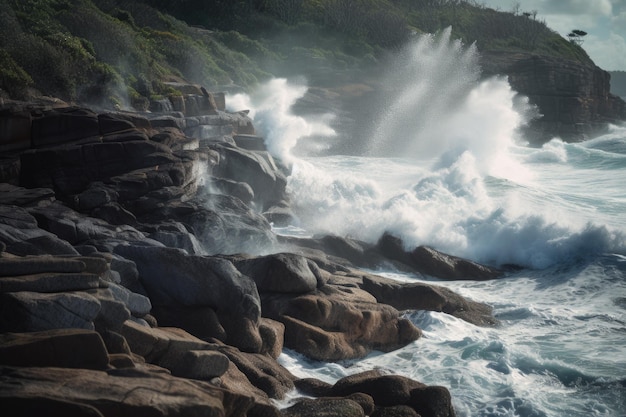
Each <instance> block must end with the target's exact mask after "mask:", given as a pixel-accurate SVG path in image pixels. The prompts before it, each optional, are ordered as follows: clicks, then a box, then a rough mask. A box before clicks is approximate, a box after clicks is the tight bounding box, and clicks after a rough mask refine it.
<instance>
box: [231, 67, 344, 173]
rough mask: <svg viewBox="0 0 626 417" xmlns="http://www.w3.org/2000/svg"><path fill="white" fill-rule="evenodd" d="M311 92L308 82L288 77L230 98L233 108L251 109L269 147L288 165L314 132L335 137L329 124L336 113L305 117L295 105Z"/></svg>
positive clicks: (269, 149) (273, 153) (257, 126)
mask: <svg viewBox="0 0 626 417" xmlns="http://www.w3.org/2000/svg"><path fill="white" fill-rule="evenodd" d="M306 91H307V87H306V85H304V84H302V83H298V82H295V81H294V82H289V81H288V80H287V79H285V78H276V79H272V80H270V81H269V82H267V83H265V84H262V85H261V86H259V88H257V89H256V90H254V91H253V92H252V93H251V94H250V95H247V94H235V95H233V96H231V97H229V98H228V109H229V110H235V111H239V110H244V109H245V110H250V113H249V115H250V117H251V118H252V119H253V120H254V124H255V128H256V129H257V130H258V131H259V133H260V134H261V135H262V136H263V137H264V139H265V145H266V146H267V150H268V151H269V152H270V154H272V156H274V157H276V158H278V159H279V160H281V161H282V162H283V163H284V164H286V165H291V164H292V163H293V162H294V158H295V157H294V156H293V155H292V150H293V149H294V147H295V146H296V145H297V143H298V141H299V140H302V139H303V138H306V137H310V136H313V135H320V136H327V137H328V136H334V135H335V131H334V130H333V129H332V128H331V127H330V126H329V123H330V121H331V119H332V115H330V114H325V115H321V116H316V117H312V116H311V117H308V118H305V117H302V116H298V115H295V114H293V112H292V110H291V108H292V106H293V105H294V104H295V103H296V101H298V100H299V99H300V98H302V97H303V96H304V94H305V93H306Z"/></svg>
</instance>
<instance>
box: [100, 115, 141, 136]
mask: <svg viewBox="0 0 626 417" xmlns="http://www.w3.org/2000/svg"><path fill="white" fill-rule="evenodd" d="M98 126H99V127H100V134H101V135H107V134H109V133H114V132H120V131H123V130H133V129H135V128H136V126H135V124H134V123H133V122H132V121H131V120H128V118H125V117H123V116H121V115H119V114H115V113H102V114H99V115H98Z"/></svg>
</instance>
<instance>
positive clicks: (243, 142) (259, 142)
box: [233, 134, 267, 151]
mask: <svg viewBox="0 0 626 417" xmlns="http://www.w3.org/2000/svg"><path fill="white" fill-rule="evenodd" d="M233 139H234V140H235V145H237V147H239V148H242V149H247V150H249V151H267V147H266V146H265V140H264V139H263V138H262V137H260V136H256V135H243V134H241V135H235V136H233Z"/></svg>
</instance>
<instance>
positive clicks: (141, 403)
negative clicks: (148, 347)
mask: <svg viewBox="0 0 626 417" xmlns="http://www.w3.org/2000/svg"><path fill="white" fill-rule="evenodd" d="M252 401H253V400H252V398H251V397H250V396H245V395H243V394H241V393H238V394H235V393H232V392H228V391H225V390H223V389H220V388H217V387H215V386H213V385H211V384H209V383H206V382H203V381H193V380H188V379H183V378H178V377H174V376H171V375H167V374H165V373H157V372H146V371H141V370H138V369H116V370H111V371H108V372H103V371H96V370H86V369H64V368H9V367H3V368H0V402H1V403H3V404H5V403H8V402H11V403H13V404H17V405H20V406H21V405H24V404H27V406H26V408H27V409H30V410H32V409H35V410H41V408H42V407H38V405H41V404H42V403H43V404H50V403H53V404H55V405H56V406H58V404H57V403H58V402H64V403H65V402H67V403H72V404H80V405H81V406H85V405H87V406H90V407H92V408H95V409H97V410H98V411H99V412H100V413H101V414H102V415H104V416H114V415H133V414H136V413H137V412H138V410H141V414H142V415H146V416H160V417H174V416H194V415H203V416H231V415H232V416H237V415H245V413H246V410H248V409H249V408H250V407H251V406H252ZM57 409H58V408H57ZM64 410H67V408H64ZM71 410H72V412H74V410H75V409H73V408H72V409H71ZM83 411H84V410H83V409H82V408H80V412H81V414H78V415H81V416H83V415H85V416H86V415H94V414H86V413H85V414H83V413H82V412H83ZM71 415H76V414H71Z"/></svg>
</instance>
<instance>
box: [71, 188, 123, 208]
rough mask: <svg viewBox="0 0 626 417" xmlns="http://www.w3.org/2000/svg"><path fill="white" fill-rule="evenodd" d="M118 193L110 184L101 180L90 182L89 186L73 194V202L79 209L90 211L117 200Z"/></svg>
mask: <svg viewBox="0 0 626 417" xmlns="http://www.w3.org/2000/svg"><path fill="white" fill-rule="evenodd" d="M117 197H118V194H117V192H116V191H115V190H114V189H113V187H111V186H107V185H105V184H103V183H102V182H99V181H98V182H92V183H91V184H90V185H89V188H87V189H86V190H84V191H83V192H81V193H80V194H77V195H76V196H74V204H75V206H76V208H77V210H79V211H90V210H93V209H95V208H97V207H101V206H104V205H106V204H109V203H111V202H113V201H117Z"/></svg>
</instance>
